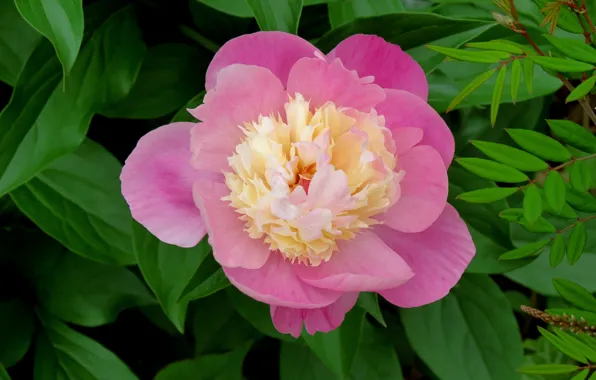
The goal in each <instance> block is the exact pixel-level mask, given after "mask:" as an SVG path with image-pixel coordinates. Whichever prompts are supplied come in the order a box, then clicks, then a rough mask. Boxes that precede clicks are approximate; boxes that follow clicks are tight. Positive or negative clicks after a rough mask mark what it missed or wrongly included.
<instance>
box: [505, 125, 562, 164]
mask: <svg viewBox="0 0 596 380" xmlns="http://www.w3.org/2000/svg"><path fill="white" fill-rule="evenodd" d="M505 130H506V131H507V133H508V134H509V136H511V138H512V139H513V141H515V142H516V143H517V144H518V145H519V146H521V147H522V148H524V149H525V150H527V151H528V152H530V153H534V154H535V155H537V156H538V157H541V158H543V159H545V160H548V161H555V162H564V161H567V160H569V159H571V153H570V152H569V151H568V150H567V148H565V147H564V146H563V145H561V143H560V142H558V141H557V140H555V139H553V138H551V137H548V136H546V135H544V134H542V133H538V132H535V131H531V130H529V129H505Z"/></svg>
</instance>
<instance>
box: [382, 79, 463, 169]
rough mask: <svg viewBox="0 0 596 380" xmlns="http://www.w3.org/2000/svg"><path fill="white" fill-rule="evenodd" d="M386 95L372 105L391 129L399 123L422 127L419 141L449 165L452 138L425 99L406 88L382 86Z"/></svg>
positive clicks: (453, 144)
mask: <svg viewBox="0 0 596 380" xmlns="http://www.w3.org/2000/svg"><path fill="white" fill-rule="evenodd" d="M385 94H386V95H387V98H386V99H385V101H384V102H383V103H381V104H379V105H378V106H377V107H376V108H375V109H376V110H377V112H378V113H379V114H380V115H383V116H385V125H386V127H387V128H389V129H391V130H392V131H393V130H395V129H397V128H402V127H416V128H421V129H422V130H424V137H423V138H422V141H421V142H420V143H421V144H423V145H430V146H432V147H433V148H435V149H436V150H437V152H439V153H440V154H441V157H442V158H443V162H444V163H445V166H446V167H449V164H451V160H452V159H453V154H454V152H455V140H454V139H453V134H452V133H451V130H450V129H449V127H448V126H447V124H445V121H444V120H443V119H442V118H441V116H439V114H438V113H437V112H436V111H435V110H434V109H433V108H432V107H431V106H429V105H428V104H427V103H426V102H425V101H423V100H422V99H420V98H419V97H417V96H414V95H412V94H410V93H409V92H406V91H400V90H385Z"/></svg>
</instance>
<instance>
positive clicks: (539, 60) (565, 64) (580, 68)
mask: <svg viewBox="0 0 596 380" xmlns="http://www.w3.org/2000/svg"><path fill="white" fill-rule="evenodd" d="M528 58H530V59H531V60H532V61H534V62H535V63H536V64H538V65H540V66H542V67H543V68H545V69H548V70H555V71H560V72H563V73H582V72H584V71H592V70H594V66H593V65H590V64H588V63H584V62H578V61H575V60H573V59H565V58H555V57H546V56H541V55H539V56H530V57H528Z"/></svg>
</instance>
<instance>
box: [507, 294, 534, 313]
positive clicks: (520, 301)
mask: <svg viewBox="0 0 596 380" xmlns="http://www.w3.org/2000/svg"><path fill="white" fill-rule="evenodd" d="M503 294H505V297H507V300H508V301H509V304H510V305H511V308H512V309H513V311H516V312H521V306H522V305H528V304H530V300H529V299H528V297H526V296H525V295H524V294H522V293H520V292H518V291H515V290H509V291H506V292H504V293H503Z"/></svg>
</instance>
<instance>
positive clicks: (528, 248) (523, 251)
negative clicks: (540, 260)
mask: <svg viewBox="0 0 596 380" xmlns="http://www.w3.org/2000/svg"><path fill="white" fill-rule="evenodd" d="M549 242H550V239H544V240H540V241H537V242H535V243H530V244H526V245H523V246H521V247H519V248H516V249H514V250H512V251H509V252H507V253H504V254H502V255H501V256H500V257H499V260H516V259H521V258H524V257H528V256H532V255H534V254H535V253H536V252H538V251H540V250H541V249H542V248H544V246H546V245H547V244H548V243H549Z"/></svg>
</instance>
